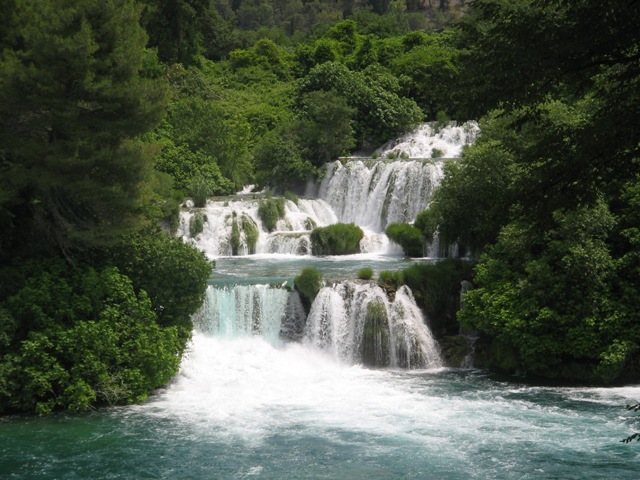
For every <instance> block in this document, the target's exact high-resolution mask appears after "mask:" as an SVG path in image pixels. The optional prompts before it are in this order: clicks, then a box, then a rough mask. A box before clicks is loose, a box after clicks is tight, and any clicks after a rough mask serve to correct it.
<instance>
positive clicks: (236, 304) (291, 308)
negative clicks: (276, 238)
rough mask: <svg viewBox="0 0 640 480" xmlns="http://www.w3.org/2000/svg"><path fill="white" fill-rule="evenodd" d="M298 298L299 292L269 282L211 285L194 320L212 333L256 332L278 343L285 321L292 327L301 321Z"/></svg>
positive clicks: (239, 334) (240, 333)
mask: <svg viewBox="0 0 640 480" xmlns="http://www.w3.org/2000/svg"><path fill="white" fill-rule="evenodd" d="M296 299H297V294H296V295H295V296H292V294H291V293H290V292H288V291H287V290H285V289H282V288H274V287H272V286H269V285H235V286H230V287H229V286H225V287H217V286H212V285H210V286H209V287H208V288H207V297H206V300H205V303H204V305H203V307H202V309H201V311H200V312H199V313H198V314H197V316H196V318H195V319H194V323H195V324H196V326H197V327H198V328H199V329H200V330H202V331H204V332H206V333H208V334H210V335H214V336H219V337H231V338H233V337H242V336H248V335H257V336H261V337H263V338H264V339H266V340H267V341H268V342H269V343H271V344H273V345H276V344H278V343H280V342H281V330H282V327H283V325H284V326H286V327H287V328H288V329H289V330H291V329H292V328H293V327H292V326H294V325H296V324H299V323H300V318H299V315H300V312H301V308H299V307H298V304H299V299H297V304H296V303H295V302H296ZM285 333H286V332H285Z"/></svg>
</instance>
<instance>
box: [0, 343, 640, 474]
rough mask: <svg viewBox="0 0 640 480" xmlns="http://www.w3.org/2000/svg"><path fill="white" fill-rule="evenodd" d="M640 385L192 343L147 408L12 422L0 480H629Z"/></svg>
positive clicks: (4, 425)
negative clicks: (397, 366)
mask: <svg viewBox="0 0 640 480" xmlns="http://www.w3.org/2000/svg"><path fill="white" fill-rule="evenodd" d="M638 398H640V387H638V386H628V387H620V388H606V389H605V388H568V387H552V386H540V385H531V384H527V383H524V382H523V381H522V380H521V379H518V378H514V377H509V378H499V377H495V376H490V375H488V374H486V373H485V372H481V371H476V370H450V369H438V370H417V371H415V370H414V371H399V370H372V369H366V368H362V367H361V366H357V365H355V366H353V365H344V364H340V363H339V362H337V361H336V360H335V359H334V358H332V357H330V356H328V355H327V354H325V353H323V352H320V351H318V350H316V349H314V348H313V347H311V346H310V345H305V344H303V343H292V344H287V345H281V346H273V345H271V344H269V343H268V342H266V341H265V340H264V339H262V338H260V337H240V338H216V337H213V336H210V335H207V334H203V333H196V334H195V335H194V338H193V342H192V344H191V348H190V351H189V353H188V355H187V356H186V357H185V360H184V362H183V365H182V369H181V372H180V374H179V375H178V376H177V377H176V378H175V379H174V381H173V382H172V384H171V385H169V386H168V387H167V388H166V389H164V390H162V391H159V392H156V394H155V395H153V396H152V397H151V398H150V399H149V400H148V401H147V402H146V403H144V404H142V405H138V406H131V407H119V408H112V409H104V410H99V411H96V412H93V413H88V414H80V415H71V414H58V415H52V416H47V417H35V416H13V417H5V418H2V419H1V420H0V439H2V441H1V442H0V477H2V478H20V479H29V478H46V479H52V478H64V479H75V478H77V479H86V478H93V479H98V478H99V479H110V478H191V479H218V478H219V479H227V478H228V479H240V478H266V479H297V478H300V479H406V478H416V479H424V478H444V479H469V478H477V479H550V478H556V479H580V480H583V479H586V478H589V479H594V478H602V479H631V478H634V479H635V478H637V472H638V469H639V468H640V444H638V443H632V444H623V443H621V442H620V440H621V439H622V438H624V437H626V436H627V435H628V434H630V433H631V432H632V431H634V429H637V428H638V427H640V425H639V422H638V415H637V414H634V413H632V412H627V410H626V409H625V405H626V404H627V403H631V402H633V401H635V400H637V399H638Z"/></svg>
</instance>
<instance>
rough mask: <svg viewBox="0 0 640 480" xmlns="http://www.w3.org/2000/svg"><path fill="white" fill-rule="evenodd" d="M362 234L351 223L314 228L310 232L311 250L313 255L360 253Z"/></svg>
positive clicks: (359, 229)
mask: <svg viewBox="0 0 640 480" xmlns="http://www.w3.org/2000/svg"><path fill="white" fill-rule="evenodd" d="M363 236H364V232H363V231H362V229H361V228H360V227H358V226H357V225H354V224H353V223H335V224H333V225H329V226H328V227H320V228H315V229H314V230H313V231H312V232H311V250H312V251H313V254H314V255H350V254H352V253H360V240H362V237H363Z"/></svg>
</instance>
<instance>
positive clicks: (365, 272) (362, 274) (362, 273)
mask: <svg viewBox="0 0 640 480" xmlns="http://www.w3.org/2000/svg"><path fill="white" fill-rule="evenodd" d="M358 278H359V279H360V280H371V279H372V278H373V270H372V269H371V268H369V267H366V268H362V269H360V270H358Z"/></svg>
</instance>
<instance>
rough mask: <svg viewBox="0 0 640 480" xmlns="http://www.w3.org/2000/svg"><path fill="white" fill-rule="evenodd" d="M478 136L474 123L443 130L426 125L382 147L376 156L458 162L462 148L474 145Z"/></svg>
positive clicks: (478, 131) (432, 125) (477, 128)
mask: <svg viewBox="0 0 640 480" xmlns="http://www.w3.org/2000/svg"><path fill="white" fill-rule="evenodd" d="M479 134H480V127H479V126H478V122H474V121H470V122H465V123H463V124H461V125H458V124H457V123H455V122H453V123H451V124H449V125H448V126H446V127H438V126H437V124H435V123H425V124H423V125H420V126H419V127H418V128H417V129H416V130H414V131H413V132H410V133H408V134H406V135H403V136H402V137H400V138H398V139H396V140H392V141H391V142H389V143H387V144H385V145H383V146H382V147H380V148H379V149H378V150H376V153H377V154H378V155H379V156H381V157H384V158H388V157H390V156H393V157H401V156H405V157H407V158H434V157H438V156H439V157H441V158H458V157H460V155H461V154H462V149H463V148H464V146H465V145H469V144H471V143H473V142H475V140H476V138H477V137H478V135H479ZM434 149H435V150H436V151H435V152H434Z"/></svg>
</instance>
